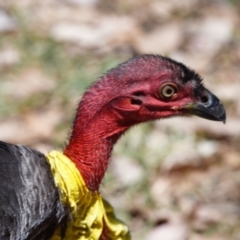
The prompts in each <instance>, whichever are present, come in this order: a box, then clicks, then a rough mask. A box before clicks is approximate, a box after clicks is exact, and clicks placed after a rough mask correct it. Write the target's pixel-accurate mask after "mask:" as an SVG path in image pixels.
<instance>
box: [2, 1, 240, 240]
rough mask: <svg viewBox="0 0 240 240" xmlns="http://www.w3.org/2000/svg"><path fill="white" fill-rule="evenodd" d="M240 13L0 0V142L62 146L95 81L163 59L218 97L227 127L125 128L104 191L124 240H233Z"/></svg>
mask: <svg viewBox="0 0 240 240" xmlns="http://www.w3.org/2000/svg"><path fill="white" fill-rule="evenodd" d="M239 14H240V3H239V1H237V0H235V1H234V0H231V1H227V0H211V1H201V0H182V1H178V0H169V1H160V0H142V1H137V0H129V1H120V0H116V1H109V0H102V1H100V0H61V1H57V0H42V1H31V0H21V1H14V0H8V1H3V0H2V2H0V35H1V36H0V73H1V79H0V139H1V140H3V141H8V142H11V143H21V144H25V145H29V146H32V147H34V148H37V149H39V150H41V151H43V152H45V153H46V152H48V151H50V150H52V149H61V148H62V147H63V146H64V144H65V143H66V142H67V139H68V134H69V129H70V127H71V122H72V119H73V116H74V110H75V108H76V105H77V103H78V101H79V99H80V97H81V95H82V93H83V92H84V90H85V89H86V88H87V86H88V85H90V83H91V82H92V81H94V80H95V79H96V78H97V77H98V76H100V75H101V74H102V73H103V72H105V71H107V70H108V69H110V68H111V67H113V66H116V64H118V63H120V62H122V61H125V60H126V59H128V58H130V57H132V56H135V55H138V54H141V53H155V54H162V55H166V56H170V57H172V58H174V59H176V60H179V61H182V62H184V63H185V64H187V65H188V66H189V67H191V68H193V69H195V70H196V71H197V72H198V73H199V74H200V75H201V76H202V77H203V78H204V83H205V85H206V86H207V87H208V88H209V89H210V90H211V91H212V92H214V93H215V94H216V95H217V96H219V98H220V99H221V100H222V102H223V103H224V106H225V107H226V111H227V122H226V124H225V125H223V124H222V123H219V122H210V121H207V120H204V119H200V118H197V117H192V118H187V119H186V118H180V119H177V118H176V119H170V120H166V121H157V122H152V123H149V124H143V125H141V126H137V127H134V128H133V129H131V131H129V132H128V133H127V134H125V135H124V136H123V137H122V138H121V140H120V141H119V142H118V144H117V145H116V147H115V149H114V153H113V156H112V160H111V164H110V166H109V170H108V172H107V174H106V177H105V179H104V183H103V185H102V188H101V192H102V194H103V195H104V196H105V197H106V198H107V199H108V200H110V202H111V203H112V204H113V205H114V206H115V208H116V212H117V215H118V216H119V217H120V218H121V219H123V220H124V221H125V222H126V223H127V224H128V225H129V226H130V229H131V232H132V236H133V239H139V240H141V239H147V240H152V239H164V240H186V239H189V240H229V239H231V240H238V239H240V229H239V224H240V123H239V118H240V94H239V93H240V68H239V65H240V44H239V40H240V30H239V29H240V19H239Z"/></svg>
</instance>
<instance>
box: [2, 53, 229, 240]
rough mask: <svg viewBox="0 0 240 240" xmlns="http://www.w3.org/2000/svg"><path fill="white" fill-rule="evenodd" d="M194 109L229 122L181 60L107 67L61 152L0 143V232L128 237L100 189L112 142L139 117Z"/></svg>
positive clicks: (26, 239) (11, 236) (7, 236)
mask: <svg viewBox="0 0 240 240" xmlns="http://www.w3.org/2000/svg"><path fill="white" fill-rule="evenodd" d="M192 115H195V116H198V117H202V118H205V119H208V120H214V121H220V122H223V123H225V121H226V112H225V108H224V106H223V104H222V103H221V101H220V100H219V99H218V98H217V97H216V96H215V95H214V94H213V93H212V92H210V90H208V89H207V88H206V87H205V86H204V84H203V80H202V78H201V77H200V75H198V74H197V73H196V72H195V71H194V70H192V69H190V68H189V67H187V66H185V65H184V64H183V63H181V62H178V61H175V60H173V59H171V58H168V57H164V56H161V55H153V54H143V55H139V56H135V57H133V58H131V59H129V60H127V61H126V62H124V63H121V64H119V65H118V66H116V67H115V68H113V69H110V70H109V71H108V72H106V73H105V74H103V75H102V76H101V77H99V78H98V79H97V81H95V82H94V83H93V84H92V85H91V86H90V87H89V88H88V89H87V90H86V92H85V93H84V94H83V97H82V99H81V100H80V102H79V104H78V107H77V111H76V115H75V118H74V120H73V124H72V128H71V131H70V134H69V139H68V143H67V144H66V146H65V147H64V148H63V150H62V151H56V150H53V151H51V152H49V153H48V154H47V155H44V154H43V153H41V152H39V151H37V150H34V149H33V148H30V147H27V146H23V145H14V144H10V143H6V142H3V141H1V142H0V239H1V240H43V239H44V240H45V239H51V240H58V239H65V240H72V239H76V240H78V239H79V240H87V239H91V240H97V239H101V240H106V239H115V240H128V239H131V234H130V231H129V229H128V227H127V226H126V225H125V224H124V223H123V222H122V221H121V220H119V219H118V218H117V217H116V215H115V212H114V208H113V207H112V206H111V204H110V203H109V202H108V201H107V200H105V199H104V198H103V197H102V195H101V192H100V186H101V181H102V179H103V177H104V174H105V172H106V171H107V168H108V164H109V159H110V157H111V153H112V149H113V146H114V144H115V143H116V142H117V141H118V139H119V138H120V137H121V136H122V135H123V133H125V132H126V131H127V130H128V129H129V128H131V127H132V126H134V125H136V124H139V123H144V122H147V121H154V120H157V119H167V118H170V117H177V116H186V117H187V116H192Z"/></svg>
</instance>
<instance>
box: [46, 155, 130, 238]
mask: <svg viewBox="0 0 240 240" xmlns="http://www.w3.org/2000/svg"><path fill="white" fill-rule="evenodd" d="M47 160H48V162H49V165H50V168H51V171H52V174H53V176H54V181H55V185H56V187H58V189H59V190H60V197H61V201H62V203H63V204H64V205H65V206H66V205H67V206H68V207H69V208H70V210H71V216H70V217H69V221H68V224H67V230H66V233H65V238H64V239H65V240H73V239H74V240H98V239H99V238H100V236H101V234H102V232H104V237H105V238H106V239H111V240H130V234H129V231H128V228H127V226H126V225H124V224H123V223H122V222H121V221H120V220H118V219H117V218H116V217H115V215H114V210H113V208H112V206H111V205H110V204H109V203H108V202H107V201H106V200H104V199H103V198H102V196H101V195H100V193H98V192H91V191H89V190H88V188H87V187H86V185H85V182H84V180H83V178H82V176H81V174H80V172H79V171H78V169H77V168H76V166H75V164H74V163H73V162H72V161H71V160H70V159H69V158H68V157H67V156H65V155H64V154H63V153H61V152H58V151H52V152H50V153H49V154H48V155H47ZM60 239H61V234H60V230H59V229H58V230H56V231H55V233H54V235H53V236H52V238H51V240H60Z"/></svg>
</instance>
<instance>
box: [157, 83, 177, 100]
mask: <svg viewBox="0 0 240 240" xmlns="http://www.w3.org/2000/svg"><path fill="white" fill-rule="evenodd" d="M176 92H177V86H176V85H175V84H172V83H168V84H166V85H163V86H162V87H161V89H160V96H161V97H162V98H171V97H172V96H173V95H174V94H175V93H176Z"/></svg>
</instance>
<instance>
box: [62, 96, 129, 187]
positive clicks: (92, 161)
mask: <svg viewBox="0 0 240 240" xmlns="http://www.w3.org/2000/svg"><path fill="white" fill-rule="evenodd" d="M86 95H89V94H86ZM92 98H94V97H93V96H92ZM103 99H104V97H103V98H102V99H101V100H103ZM91 101H94V100H93V99H91ZM99 101H100V99H99ZM96 103H97V102H96ZM98 103H99V102H98ZM89 104H90V102H89V101H88V100H86V98H85V97H83V100H82V101H81V103H80V105H79V108H78V111H77V115H76V118H75V121H74V124H73V130H72V134H71V137H70V140H69V144H68V145H67V146H66V148H65V150H64V154H65V155H67V156H68V157H69V158H70V159H71V160H72V161H73V162H74V163H75V164H76V167H77V168H78V170H79V171H80V173H81V175H82V177H83V179H84V180H85V183H86V185H87V187H88V188H89V189H90V190H92V191H97V190H98V189H99V185H100V183H101V181H102V179H103V177H104V174H105V172H106V169H107V167H108V162H109V158H110V155H111V152H112V148H113V145H114V144H115V143H116V141H117V140H118V138H119V137H120V136H121V134H122V133H123V132H124V131H125V130H126V129H127V127H126V126H121V124H119V122H118V121H117V115H116V113H115V112H114V111H111V109H109V108H110V107H111V106H110V105H109V104H101V103H99V104H98V108H95V106H92V108H91V107H90V106H89Z"/></svg>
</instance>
